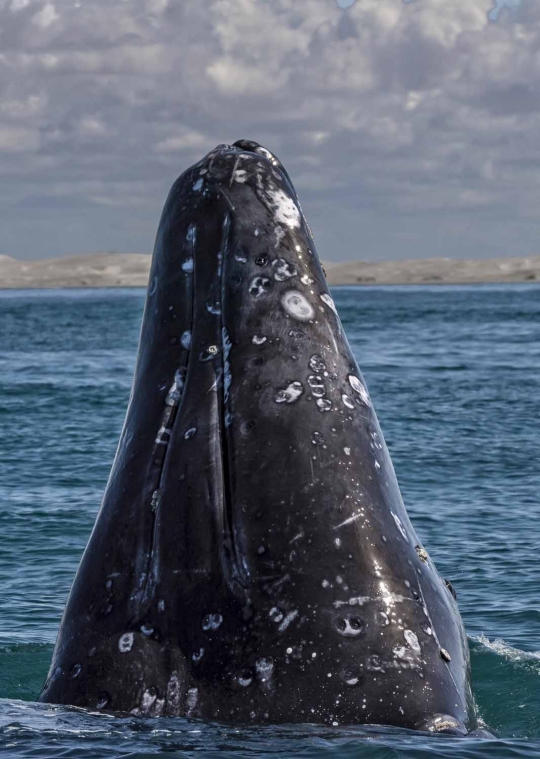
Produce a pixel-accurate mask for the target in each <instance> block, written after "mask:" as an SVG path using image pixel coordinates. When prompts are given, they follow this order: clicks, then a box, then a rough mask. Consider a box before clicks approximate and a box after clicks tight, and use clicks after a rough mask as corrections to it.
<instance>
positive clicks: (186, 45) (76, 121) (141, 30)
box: [0, 0, 540, 260]
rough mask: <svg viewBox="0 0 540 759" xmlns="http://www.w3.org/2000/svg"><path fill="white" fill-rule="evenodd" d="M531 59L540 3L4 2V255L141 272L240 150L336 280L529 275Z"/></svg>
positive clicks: (0, 69)
mask: <svg viewBox="0 0 540 759" xmlns="http://www.w3.org/2000/svg"><path fill="white" fill-rule="evenodd" d="M340 5H341V6H347V7H339V6H340ZM539 51H540V0H522V1H521V2H519V0H409V1H408V2H404V1H403V0H356V2H354V1H353V2H352V3H351V2H350V0H340V2H339V3H338V2H336V0H0V170H1V173H2V182H1V184H0V223H1V238H0V254H5V255H11V256H14V257H18V258H43V257H50V256H63V255H69V254H75V253H86V252H91V251H123V252H150V251H151V249H152V246H153V241H154V236H155V231H156V227H157V223H158V220H159V216H160V213H161V209H162V206H163V203H164V200H165V197H166V195H167V192H168V189H169V187H170V185H171V184H172V182H173V181H174V179H175V178H176V177H177V176H178V174H180V173H181V172H182V171H183V170H184V169H185V168H187V167H188V166H189V165H190V164H191V163H192V162H194V161H195V160H198V159H199V158H200V157H201V156H202V155H203V154H204V153H206V152H207V151H208V150H210V149H211V148H212V147H214V146H215V145H216V144H217V143H219V142H233V141H235V140H237V139H239V138H248V139H255V140H257V141H259V142H261V143H262V144H263V145H265V146H267V147H268V148H269V149H271V150H272V151H274V152H275V153H276V154H277V155H278V156H279V157H280V158H281V160H282V161H283V162H284V164H285V166H286V168H287V169H288V171H289V174H290V175H291V177H292V179H293V182H294V183H295V185H296V188H297V191H298V193H299V196H300V200H301V202H302V206H303V209H304V212H305V214H306V216H307V218H308V221H309V222H310V225H311V226H312V228H313V231H314V233H315V240H316V243H317V248H318V251H319V253H320V255H321V257H323V258H326V259H327V260H350V259H365V260H368V259H369V260H377V259H378V260H383V259H384V260H388V259H397V258H420V257H430V256H447V257H490V256H501V255H528V254H539V253H540V234H539V233H540V221H539V215H540V211H539V208H540V147H539V146H540V53H539Z"/></svg>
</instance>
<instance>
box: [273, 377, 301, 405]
mask: <svg viewBox="0 0 540 759" xmlns="http://www.w3.org/2000/svg"><path fill="white" fill-rule="evenodd" d="M303 392H304V388H303V385H302V383H301V382H298V381H297V380H295V381H294V382H290V383H289V384H288V385H287V387H285V388H282V389H281V390H278V392H277V393H276V395H275V396H274V400H275V402H276V403H296V401H297V400H298V399H299V398H300V396H301V395H302V393H303Z"/></svg>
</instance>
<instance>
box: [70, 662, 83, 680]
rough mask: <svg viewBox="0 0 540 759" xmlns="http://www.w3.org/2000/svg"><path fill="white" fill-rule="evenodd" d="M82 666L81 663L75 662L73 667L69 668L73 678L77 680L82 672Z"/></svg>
mask: <svg viewBox="0 0 540 759" xmlns="http://www.w3.org/2000/svg"><path fill="white" fill-rule="evenodd" d="M81 670H82V667H81V665H80V664H74V665H73V667H72V668H71V669H70V670H69V676H70V678H71V679H72V680H75V678H76V677H79V675H80V674H81Z"/></svg>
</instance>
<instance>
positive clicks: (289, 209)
mask: <svg viewBox="0 0 540 759" xmlns="http://www.w3.org/2000/svg"><path fill="white" fill-rule="evenodd" d="M268 197H269V198H270V202H271V204H272V206H273V208H274V214H275V219H276V221H277V222H279V223H280V224H283V225H285V226H287V227H289V228H291V229H295V228H298V227H299V226H300V221H301V219H300V211H299V210H298V206H297V205H296V203H295V202H294V200H293V199H292V198H291V197H290V195H287V193H285V192H283V190H279V189H277V190H269V191H268Z"/></svg>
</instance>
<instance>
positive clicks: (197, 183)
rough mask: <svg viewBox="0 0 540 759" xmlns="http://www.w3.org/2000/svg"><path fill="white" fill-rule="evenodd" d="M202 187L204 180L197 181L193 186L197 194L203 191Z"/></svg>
mask: <svg viewBox="0 0 540 759" xmlns="http://www.w3.org/2000/svg"><path fill="white" fill-rule="evenodd" d="M202 186H203V180H202V179H197V181H196V182H195V184H194V185H193V189H194V190H195V192H200V190H201V189H202Z"/></svg>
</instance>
